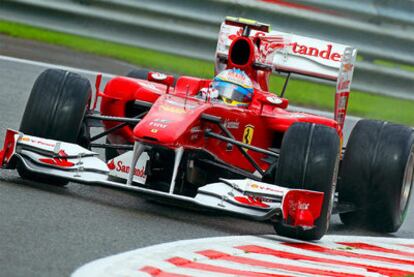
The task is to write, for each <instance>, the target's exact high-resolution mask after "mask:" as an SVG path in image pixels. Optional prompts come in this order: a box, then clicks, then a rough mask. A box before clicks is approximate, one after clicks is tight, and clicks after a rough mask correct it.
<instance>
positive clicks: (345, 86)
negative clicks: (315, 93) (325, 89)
mask: <svg viewBox="0 0 414 277" xmlns="http://www.w3.org/2000/svg"><path fill="white" fill-rule="evenodd" d="M350 87H351V81H350V80H347V79H343V78H341V80H340V81H339V82H338V91H341V92H343V91H349V90H350Z"/></svg>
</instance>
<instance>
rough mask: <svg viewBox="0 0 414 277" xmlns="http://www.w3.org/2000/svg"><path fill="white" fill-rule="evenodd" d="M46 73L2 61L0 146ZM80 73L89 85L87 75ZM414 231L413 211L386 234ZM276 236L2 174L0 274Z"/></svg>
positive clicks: (49, 54) (26, 48) (44, 52)
mask: <svg viewBox="0 0 414 277" xmlns="http://www.w3.org/2000/svg"><path fill="white" fill-rule="evenodd" d="M6 41H7V43H5V42H6ZM11 42H12V43H11ZM11 44H13V45H12V46H13V47H10V45H11ZM7 45H9V46H7ZM19 49H20V50H19ZM37 53H39V54H37ZM0 55H9V56H17V57H21V58H29V59H33V60H40V61H47V62H52V63H57V64H64V65H68V66H72V67H81V68H86V69H90V70H99V71H104V72H108V73H115V74H121V73H123V72H127V71H128V70H129V69H131V68H132V66H131V65H128V64H124V63H119V62H117V61H111V60H109V59H105V58H99V57H94V56H91V55H84V54H80V53H76V52H71V51H68V50H66V49H63V48H59V47H47V46H44V45H41V44H38V43H34V44H31V43H29V42H25V41H21V40H14V39H13V40H11V39H9V38H4V37H0ZM112 63H113V64H112ZM45 67H48V66H47V65H40V64H34V63H27V62H22V61H16V60H11V59H4V58H0V84H1V86H0V99H1V104H0V142H1V143H2V141H3V136H4V134H5V130H6V128H15V129H17V128H18V127H19V122H20V119H21V116H22V113H23V110H24V106H25V103H26V101H27V98H28V96H29V92H30V89H31V87H32V85H33V82H34V81H35V79H36V77H37V76H38V75H39V73H40V72H41V71H43V70H44V69H45ZM81 73H82V74H83V75H85V76H88V77H89V78H91V79H93V78H92V76H91V75H89V74H87V73H88V72H85V71H82V72H81ZM45 101H47V99H45ZM413 227H414V207H413V206H412V205H411V206H410V210H409V212H408V216H407V220H406V222H405V223H404V225H403V226H402V228H401V229H400V230H399V232H397V233H395V234H392V235H388V236H394V237H400V238H414V230H413V229H414V228H413ZM273 233H274V231H273V228H272V226H271V225H270V224H267V223H259V222H252V221H248V220H242V219H238V218H232V217H227V216H223V215H220V214H216V213H208V214H206V213H201V212H198V211H191V210H186V209H181V208H176V207H170V206H166V205H160V204H157V203H153V202H149V201H146V200H144V199H141V198H139V197H137V196H136V195H133V194H129V193H126V192H119V191H114V190H111V189H106V188H100V187H89V186H83V185H79V184H74V183H71V184H69V185H68V186H67V187H65V188H58V187H53V186H48V185H44V184H39V183H35V182H29V181H24V180H22V179H21V178H20V177H18V175H17V174H16V173H15V172H14V171H1V172H0V276H67V275H69V274H70V273H71V272H73V271H74V270H75V269H76V268H78V267H79V266H81V265H83V264H85V263H87V262H89V261H91V260H95V259H98V258H101V257H105V256H108V255H113V254H116V253H119V252H124V251H128V250H133V249H136V248H141V247H145V246H149V245H154V244H159V243H164V242H170V241H176V240H183V239H194V238H203V237H215V236H234V235H263V234H273ZM329 233H330V234H340V235H364V236H383V234H377V233H371V232H366V231H363V230H349V229H347V228H345V227H344V226H343V225H342V224H340V222H339V219H338V217H337V216H334V217H333V219H332V221H331V227H330V230H329Z"/></svg>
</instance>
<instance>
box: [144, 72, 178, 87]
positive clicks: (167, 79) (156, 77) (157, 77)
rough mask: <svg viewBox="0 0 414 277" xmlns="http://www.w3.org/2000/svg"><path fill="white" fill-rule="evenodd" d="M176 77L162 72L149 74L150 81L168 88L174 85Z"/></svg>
mask: <svg viewBox="0 0 414 277" xmlns="http://www.w3.org/2000/svg"><path fill="white" fill-rule="evenodd" d="M174 79H175V78H174V76H172V75H166V74H164V73H160V72H148V81H151V82H155V83H159V84H164V85H166V86H168V87H170V86H172V85H173V84H174Z"/></svg>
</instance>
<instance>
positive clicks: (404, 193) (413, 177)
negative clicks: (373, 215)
mask: <svg viewBox="0 0 414 277" xmlns="http://www.w3.org/2000/svg"><path fill="white" fill-rule="evenodd" d="M413 183H414V152H413V149H412V151H411V152H410V156H409V157H408V163H407V166H406V167H405V172H404V179H403V187H402V189H401V198H400V199H401V200H400V207H401V212H404V211H405V210H406V208H407V204H408V200H409V198H410V192H411V187H412V186H413Z"/></svg>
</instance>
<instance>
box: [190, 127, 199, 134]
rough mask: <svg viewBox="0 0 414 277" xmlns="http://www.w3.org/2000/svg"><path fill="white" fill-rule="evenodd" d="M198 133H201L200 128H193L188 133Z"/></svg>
mask: <svg viewBox="0 0 414 277" xmlns="http://www.w3.org/2000/svg"><path fill="white" fill-rule="evenodd" d="M199 132H201V127H200V126H194V127H193V128H191V130H190V133H199Z"/></svg>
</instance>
